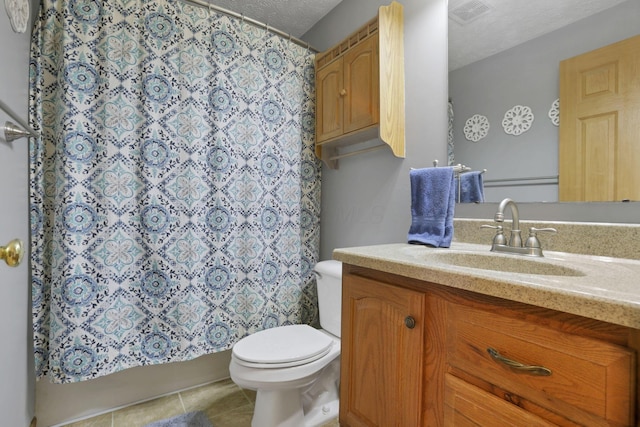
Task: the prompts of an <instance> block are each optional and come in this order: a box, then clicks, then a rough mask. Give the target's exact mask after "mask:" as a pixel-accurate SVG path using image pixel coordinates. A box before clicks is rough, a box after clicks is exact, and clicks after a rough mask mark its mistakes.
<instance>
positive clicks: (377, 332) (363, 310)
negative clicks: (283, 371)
mask: <svg viewBox="0 0 640 427" xmlns="http://www.w3.org/2000/svg"><path fill="white" fill-rule="evenodd" d="M407 317H410V318H412V319H413V320H414V321H415V324H414V323H412V322H411V321H408V324H409V325H411V326H413V328H411V329H410V328H408V327H407V325H406V324H405V319H406V318H407ZM489 349H493V351H494V355H493V356H492V355H491V354H490V353H489ZM639 349H640V334H639V331H638V330H634V329H631V328H627V327H623V326H618V325H613V324H609V323H604V322H600V321H597V320H593V319H587V318H583V317H580V316H575V315H571V314H567V313H562V312H558V311H553V310H549V309H544V308H540V307H535V306H531V305H527V304H522V303H517V302H513V301H508V300H504V299H500V298H495V297H490V296H486V295H481V294H477V293H473V292H468V291H463V290H458V289H455V288H450V287H446V286H441V285H435V284H431V283H428V282H423V281H420V280H415V279H410V278H405V277H401V276H397V275H392V274H389V273H384V272H380V271H376V270H372V269H366V268H362V267H356V266H353V265H349V264H343V314H342V356H341V357H342V360H341V363H342V373H341V396H340V398H341V400H340V405H341V406H340V422H341V425H342V426H365V425H366V426H381V427H382V426H384V427H386V426H411V427H413V426H456V427H459V426H500V427H502V426H638V425H640V423H639V422H638V419H637V416H638V414H637V407H638V360H637V356H636V354H637V351H638V350H639ZM518 364H521V365H522V366H519V365H518ZM509 365H511V366H509ZM547 370H548V371H547ZM540 374H543V375H540ZM545 374H548V375H545Z"/></svg>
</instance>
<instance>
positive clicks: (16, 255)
mask: <svg viewBox="0 0 640 427" xmlns="http://www.w3.org/2000/svg"><path fill="white" fill-rule="evenodd" d="M23 255H24V250H23V248H22V242H21V241H20V239H13V240H12V241H10V242H9V243H7V246H0V259H3V260H4V262H6V263H7V265H8V266H9V267H16V266H18V264H20V262H21V261H22V256H23Z"/></svg>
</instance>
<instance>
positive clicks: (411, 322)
mask: <svg viewBox="0 0 640 427" xmlns="http://www.w3.org/2000/svg"><path fill="white" fill-rule="evenodd" d="M404 325H405V326H406V327H407V328H409V329H413V328H415V327H416V319H414V318H413V316H407V317H405V318H404Z"/></svg>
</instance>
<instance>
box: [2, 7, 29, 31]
mask: <svg viewBox="0 0 640 427" xmlns="http://www.w3.org/2000/svg"><path fill="white" fill-rule="evenodd" d="M4 9H5V10H6V11H7V16H8V17H9V22H11V28H13V31H14V32H16V33H24V32H25V31H26V30H27V24H28V23H29V0H4Z"/></svg>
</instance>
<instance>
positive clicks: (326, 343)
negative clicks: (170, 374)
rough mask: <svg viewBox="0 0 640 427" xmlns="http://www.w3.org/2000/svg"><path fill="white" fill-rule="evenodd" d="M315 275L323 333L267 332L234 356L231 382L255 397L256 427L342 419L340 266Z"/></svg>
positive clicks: (241, 344) (329, 264) (290, 328)
mask: <svg viewBox="0 0 640 427" xmlns="http://www.w3.org/2000/svg"><path fill="white" fill-rule="evenodd" d="M314 271H316V274H317V276H318V280H317V282H318V308H319V311H320V325H321V327H322V328H323V329H315V328H313V327H311V326H308V325H287V326H279V327H275V328H271V329H265V330H263V331H260V332H256V333H255V334H252V335H249V336H247V337H245V338H243V339H241V340H240V341H238V342H237V343H236V344H235V345H234V347H233V350H232V352H231V363H230V364H229V372H230V374H231V379H232V380H233V382H235V383H236V384H237V385H238V386H240V387H242V388H245V389H250V390H256V392H257V393H256V402H255V409H254V414H253V419H252V422H251V425H252V427H317V426H320V425H322V424H325V423H327V422H328V421H331V420H332V419H335V418H337V416H338V410H339V404H338V397H339V380H340V357H339V356H340V314H341V313H340V310H341V288H342V264H341V263H340V262H338V261H333V260H332V261H322V262H319V263H318V264H316V268H315V270H314ZM336 295H337V297H336ZM336 316H337V317H336Z"/></svg>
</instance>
